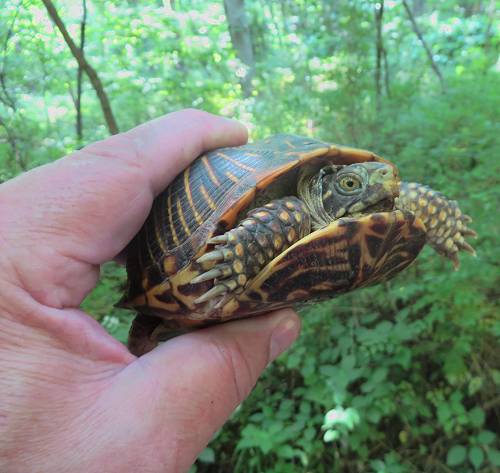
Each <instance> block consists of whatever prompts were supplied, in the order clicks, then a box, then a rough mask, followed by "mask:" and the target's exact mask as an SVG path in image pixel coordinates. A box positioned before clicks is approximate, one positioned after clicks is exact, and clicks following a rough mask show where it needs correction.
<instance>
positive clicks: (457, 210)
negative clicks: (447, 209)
mask: <svg viewBox="0 0 500 473" xmlns="http://www.w3.org/2000/svg"><path fill="white" fill-rule="evenodd" d="M460 215H462V211H461V210H460V209H459V208H458V207H457V208H455V218H458V217H460Z"/></svg>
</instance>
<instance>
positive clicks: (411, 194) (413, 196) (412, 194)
mask: <svg viewBox="0 0 500 473" xmlns="http://www.w3.org/2000/svg"><path fill="white" fill-rule="evenodd" d="M408 196H409V198H410V199H411V200H416V199H417V197H418V192H417V191H410V192H409V194H408Z"/></svg>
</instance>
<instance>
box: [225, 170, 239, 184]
mask: <svg viewBox="0 0 500 473" xmlns="http://www.w3.org/2000/svg"><path fill="white" fill-rule="evenodd" d="M225 174H226V177H227V178H228V179H229V180H230V181H233V182H239V179H238V178H237V177H236V176H235V175H234V174H233V173H232V172H231V171H226V172H225Z"/></svg>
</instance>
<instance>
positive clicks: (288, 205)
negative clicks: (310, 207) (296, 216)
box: [285, 200, 295, 210]
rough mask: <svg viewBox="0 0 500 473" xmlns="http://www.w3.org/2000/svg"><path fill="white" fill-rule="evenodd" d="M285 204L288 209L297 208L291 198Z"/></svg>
mask: <svg viewBox="0 0 500 473" xmlns="http://www.w3.org/2000/svg"><path fill="white" fill-rule="evenodd" d="M285 206H286V208H287V209H290V210H295V204H294V203H293V202H291V201H290V200H287V201H286V202H285Z"/></svg>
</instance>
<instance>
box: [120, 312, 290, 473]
mask: <svg viewBox="0 0 500 473" xmlns="http://www.w3.org/2000/svg"><path fill="white" fill-rule="evenodd" d="M299 330H300V321H299V318H298V316H297V314H296V313H295V312H294V311H292V310H290V309H286V310H281V311H278V312H274V313H273V314H268V315H264V316H260V317H254V318H252V319H251V320H250V319H247V320H241V321H235V322H231V323H228V324H223V325H218V326H216V327H210V328H207V329H203V330H199V331H197V332H194V333H191V334H187V335H183V336H180V337H177V338H175V339H173V340H170V341H169V342H167V343H165V344H163V345H162V346H160V347H159V348H156V349H155V350H153V351H152V352H150V353H148V354H146V355H144V356H142V357H141V358H139V359H138V360H136V362H134V363H132V365H130V366H129V367H128V368H129V369H134V366H133V365H137V366H138V368H139V370H140V372H141V374H140V376H141V378H142V377H144V376H146V377H151V379H149V382H146V383H143V382H141V383H140V384H142V386H143V387H144V386H154V390H155V391H156V392H155V393H154V396H152V398H154V400H155V401H154V403H155V406H154V408H153V409H152V411H154V412H155V414H154V415H155V417H156V421H158V422H161V423H162V425H163V427H160V429H161V430H163V431H164V433H165V435H166V436H169V435H170V436H171V435H172V434H174V435H176V436H177V437H178V438H182V439H183V441H182V442H181V445H179V449H180V451H178V452H177V460H178V461H179V463H180V464H181V465H182V464H184V466H186V467H187V466H188V465H190V464H191V463H192V462H193V461H194V460H195V459H196V456H197V455H198V454H199V452H200V451H201V450H202V449H203V448H204V447H205V446H206V445H207V443H208V442H209V441H210V439H211V437H212V435H213V434H214V432H216V431H217V429H219V428H220V427H221V426H222V424H223V423H224V422H225V421H226V420H227V419H228V417H229V416H230V415H231V413H232V412H233V410H234V409H235V408H236V407H237V406H238V404H240V403H241V402H242V401H243V400H244V399H245V398H246V397H247V396H248V394H249V393H250V391H251V389H252V388H253V386H254V385H255V382H256V381H257V378H258V377H259V376H260V374H261V373H262V371H263V370H264V368H265V367H266V366H267V364H268V363H269V362H270V361H272V360H273V359H275V358H276V357H277V356H278V355H279V354H280V353H282V352H283V351H284V350H285V349H286V348H288V347H289V345H290V344H291V343H292V342H293V341H294V340H295V339H296V338H297V336H298V333H299ZM136 379H137V378H136ZM152 379H154V382H152ZM141 381H147V380H144V379H142V380H141ZM138 389H141V388H138ZM142 389H144V388H142ZM141 395H142V396H143V395H144V391H142V393H141ZM167 426H168V430H169V432H166V431H165V430H164V429H166V428H167ZM184 462H185V463H184ZM178 466H180V465H178ZM179 470H180V471H183V469H182V467H181V468H180V469H179Z"/></svg>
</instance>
